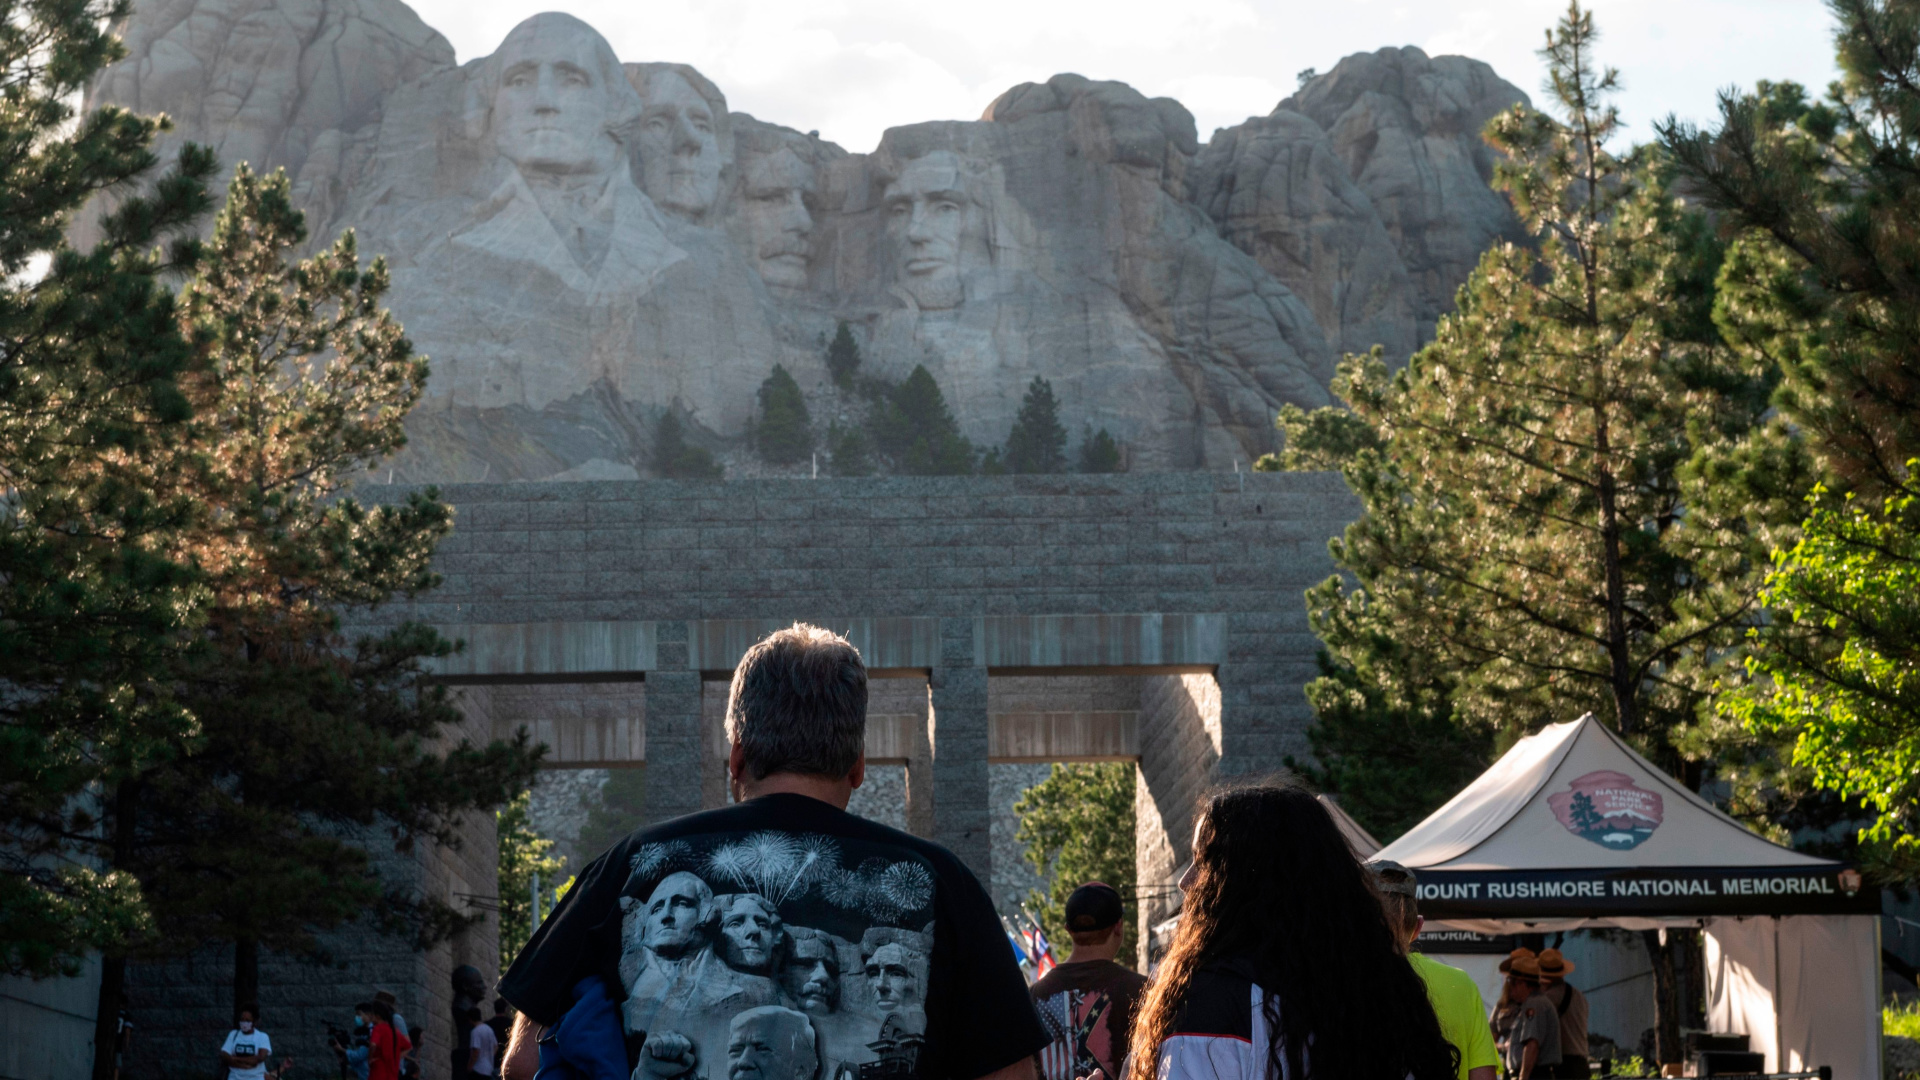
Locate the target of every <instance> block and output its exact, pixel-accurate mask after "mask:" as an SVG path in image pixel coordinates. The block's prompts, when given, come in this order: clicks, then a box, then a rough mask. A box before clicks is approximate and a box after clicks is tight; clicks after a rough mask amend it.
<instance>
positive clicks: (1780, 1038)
mask: <svg viewBox="0 0 1920 1080" xmlns="http://www.w3.org/2000/svg"><path fill="white" fill-rule="evenodd" d="M1785 989H1786V988H1785V987H1783V986H1781V985H1780V916H1778V915H1775V916H1774V917H1773V1071H1775V1072H1785V1071H1786V1069H1787V1033H1786V1030H1785V1026H1786V1025H1785V1024H1784V1023H1783V1021H1782V1019H1781V1018H1782V1017H1783V1016H1784V1015H1785V1010H1784V1009H1782V1008H1781V1007H1780V995H1781V993H1782V992H1783V991H1784V990H1785Z"/></svg>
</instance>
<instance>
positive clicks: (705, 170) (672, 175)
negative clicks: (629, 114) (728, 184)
mask: <svg viewBox="0 0 1920 1080" xmlns="http://www.w3.org/2000/svg"><path fill="white" fill-rule="evenodd" d="M641 100H642V102H643V104H644V106H645V107H644V109H643V111H642V112H641V114H640V135H639V139H638V146H639V150H640V186H641V187H642V188H643V189H645V191H646V193H647V195H648V196H650V197H651V198H652V199H653V201H654V202H655V203H657V204H658V205H659V206H660V208H661V209H663V210H666V211H668V212H670V213H674V214H678V215H680V216H682V217H698V216H700V215H701V214H704V213H706V212H707V211H708V210H710V209H712V208H713V202H714V199H716V198H718V197H719V194H720V164H721V162H720V141H719V137H718V136H717V135H716V134H715V130H716V126H717V120H716V118H715V116H714V109H713V106H712V104H710V103H709V102H708V101H707V99H706V98H705V97H703V96H701V94H700V91H698V90H696V89H694V87H693V84H692V83H690V82H688V81H687V80H686V77H685V76H683V75H681V74H680V73H678V72H674V71H656V72H655V73H654V74H653V76H652V77H651V78H649V79H648V80H647V84H646V91H645V93H644V94H642V96H641Z"/></svg>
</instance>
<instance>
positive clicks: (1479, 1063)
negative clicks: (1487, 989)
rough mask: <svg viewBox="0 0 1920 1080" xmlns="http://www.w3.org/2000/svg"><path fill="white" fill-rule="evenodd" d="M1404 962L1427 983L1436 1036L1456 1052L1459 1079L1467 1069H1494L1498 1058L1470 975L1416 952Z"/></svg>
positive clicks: (1465, 1073)
mask: <svg viewBox="0 0 1920 1080" xmlns="http://www.w3.org/2000/svg"><path fill="white" fill-rule="evenodd" d="M1407 960H1408V962H1410V963H1412V964H1413V970H1414V971H1415V972H1417V973H1419V975H1420V979H1421V981H1422V982H1424V983H1426V984H1427V998H1428V1000H1430V1001H1432V1002H1433V1014H1434V1016H1436V1017H1438V1018H1439V1020H1440V1034H1441V1035H1442V1036H1444V1037H1445V1038H1446V1040H1447V1041H1448V1042H1450V1043H1452V1044H1453V1045H1454V1048H1455V1049H1457V1050H1459V1051H1460V1077H1461V1080H1466V1076H1467V1073H1468V1071H1469V1070H1472V1069H1477V1068H1481V1067H1486V1068H1496V1067H1498V1066H1499V1064H1500V1055H1499V1053H1498V1051H1496V1050H1495V1049H1494V1046H1493V1031H1492V1029H1490V1028H1488V1027H1487V1006H1486V1002H1484V1001H1483V1000H1481V998H1480V988H1479V987H1477V986H1475V985H1474V984H1473V976H1471V975H1469V974H1467V973H1466V972H1464V971H1461V970H1460V969H1459V968H1457V967H1452V966H1449V965H1447V964H1443V963H1441V962H1440V961H1438V960H1434V959H1432V958H1431V957H1427V956H1423V955H1421V954H1420V953H1409V954H1407Z"/></svg>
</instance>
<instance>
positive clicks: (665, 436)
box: [653, 409, 723, 480]
mask: <svg viewBox="0 0 1920 1080" xmlns="http://www.w3.org/2000/svg"><path fill="white" fill-rule="evenodd" d="M653 471H654V473H655V474H656V475H658V476H661V477H665V478H668V479H676V480H718V479H720V476H721V473H722V472H723V470H722V468H721V465H720V463H719V462H717V461H715V460H713V452H712V451H710V450H708V449H707V448H706V447H704V446H694V445H693V444H691V443H689V442H687V433H686V429H685V428H684V427H682V426H681V424H680V417H679V416H678V415H676V414H675V413H674V412H673V410H671V409H669V410H667V411H666V412H665V413H663V414H662V415H661V417H660V421H659V423H657V424H655V425H654V428H653Z"/></svg>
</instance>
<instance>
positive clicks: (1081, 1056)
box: [1038, 990, 1118, 1080]
mask: <svg viewBox="0 0 1920 1080" xmlns="http://www.w3.org/2000/svg"><path fill="white" fill-rule="evenodd" d="M1038 1004H1039V1006H1040V1022H1041V1023H1043V1024H1045V1025H1046V1026H1047V1034H1048V1035H1050V1036H1052V1037H1053V1041H1052V1042H1050V1043H1048V1044H1047V1048H1046V1049H1045V1050H1042V1051H1040V1080H1079V1078H1080V1077H1083V1076H1089V1075H1092V1073H1093V1070H1095V1069H1105V1070H1107V1075H1108V1076H1109V1077H1111V1076H1114V1075H1115V1073H1114V1071H1113V1070H1114V1068H1115V1066H1116V1065H1117V1064H1118V1063H1117V1062H1115V1061H1114V1056H1115V1055H1114V1052H1113V1051H1114V1046H1113V1030H1112V1028H1111V1027H1109V1026H1108V1023H1107V1014H1108V1012H1109V1011H1110V1010H1111V1009H1112V1008H1113V998H1112V997H1111V996H1110V995H1108V994H1106V993H1105V992H1103V991H1099V990H1062V991H1060V992H1059V993H1057V994H1053V995H1051V996H1049V997H1045V998H1041V999H1040V1001H1039V1003H1038Z"/></svg>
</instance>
